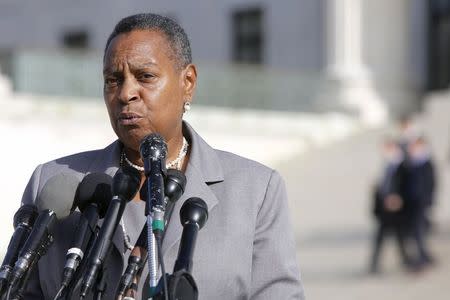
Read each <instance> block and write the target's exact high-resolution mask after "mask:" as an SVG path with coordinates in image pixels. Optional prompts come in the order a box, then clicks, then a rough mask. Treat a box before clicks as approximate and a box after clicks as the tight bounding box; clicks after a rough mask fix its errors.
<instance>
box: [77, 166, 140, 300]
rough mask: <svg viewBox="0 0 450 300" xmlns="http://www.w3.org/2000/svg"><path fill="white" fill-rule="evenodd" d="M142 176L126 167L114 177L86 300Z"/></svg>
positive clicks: (85, 282)
mask: <svg viewBox="0 0 450 300" xmlns="http://www.w3.org/2000/svg"><path fill="white" fill-rule="evenodd" d="M140 184H141V174H140V173H139V171H137V170H135V169H133V168H131V167H124V168H122V169H121V170H119V172H117V173H116V175H114V178H113V185H112V193H113V195H114V196H113V197H112V199H111V202H110V203H109V207H108V210H107V211H106V215H105V220H104V222H103V225H102V228H101V229H100V232H99V234H98V237H97V239H96V240H95V243H94V246H93V248H92V252H91V254H90V257H89V265H88V269H87V272H86V273H85V274H84V277H83V282H82V287H81V292H80V297H81V298H84V297H86V295H87V294H88V292H89V291H90V289H91V288H92V286H93V284H94V282H95V280H96V279H97V275H98V273H99V271H100V268H101V267H102V265H103V263H104V261H105V259H106V256H107V254H108V251H109V248H110V245H111V242H112V238H113V236H114V232H115V231H116V228H117V226H118V225H119V222H120V219H121V218H122V215H123V212H124V210H125V206H126V204H127V202H129V201H131V200H132V199H133V197H134V195H136V193H137V192H138V190H139V186H140Z"/></svg>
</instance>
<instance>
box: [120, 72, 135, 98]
mask: <svg viewBox="0 0 450 300" xmlns="http://www.w3.org/2000/svg"><path fill="white" fill-rule="evenodd" d="M138 99H139V84H138V83H137V82H136V80H134V79H133V78H126V79H125V80H124V81H123V83H122V86H121V89H120V93H119V100H120V101H121V102H123V103H128V102H130V101H135V100H138Z"/></svg>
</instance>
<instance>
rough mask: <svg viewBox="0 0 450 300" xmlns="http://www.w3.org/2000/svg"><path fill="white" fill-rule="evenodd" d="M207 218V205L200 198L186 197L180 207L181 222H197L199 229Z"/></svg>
mask: <svg viewBox="0 0 450 300" xmlns="http://www.w3.org/2000/svg"><path fill="white" fill-rule="evenodd" d="M206 220H208V205H207V204H206V202H205V201H203V200H202V199H200V198H197V197H192V198H189V199H187V200H186V201H185V202H184V203H183V205H182V206H181V209H180V221H181V224H183V225H184V224H186V223H197V224H198V227H199V229H201V228H202V227H203V226H204V225H205V223H206Z"/></svg>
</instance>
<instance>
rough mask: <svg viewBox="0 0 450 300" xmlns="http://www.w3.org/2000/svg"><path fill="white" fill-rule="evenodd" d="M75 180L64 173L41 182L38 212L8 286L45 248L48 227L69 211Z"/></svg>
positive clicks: (48, 241) (50, 239)
mask: <svg viewBox="0 0 450 300" xmlns="http://www.w3.org/2000/svg"><path fill="white" fill-rule="evenodd" d="M78 183H79V180H78V179H77V178H76V177H74V176H72V175H70V174H64V173H60V174H57V175H55V176H53V177H51V178H50V179H49V180H48V181H47V182H46V183H45V185H44V187H43V188H42V191H41V193H40V194H39V195H38V199H37V201H36V206H37V208H38V211H39V212H40V213H39V216H38V218H37V219H36V222H35V224H34V227H33V229H32V230H31V233H30V235H29V237H28V238H27V240H26V242H25V244H24V246H23V247H22V250H21V251H20V254H19V258H18V260H17V262H16V264H15V265H14V269H13V274H12V279H11V282H10V286H14V285H15V284H16V283H17V282H18V281H19V280H20V279H21V278H22V277H23V276H24V274H25V273H26V272H27V271H29V270H31V269H32V268H33V267H34V265H35V264H36V263H37V261H38V260H39V259H40V258H41V256H43V255H44V254H45V253H46V252H47V249H48V247H49V246H50V245H51V244H52V242H53V235H52V231H53V226H55V223H56V221H57V220H58V219H64V218H66V217H67V216H68V215H69V214H70V213H71V210H72V206H73V202H74V197H75V191H76V189H77V186H78Z"/></svg>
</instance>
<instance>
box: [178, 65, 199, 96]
mask: <svg viewBox="0 0 450 300" xmlns="http://www.w3.org/2000/svg"><path fill="white" fill-rule="evenodd" d="M182 76H183V78H182V80H183V87H184V99H189V100H190V101H192V99H193V97H194V93H195V88H196V86H197V67H196V66H195V65H194V64H189V65H187V66H186V68H184V70H183V72H182Z"/></svg>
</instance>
